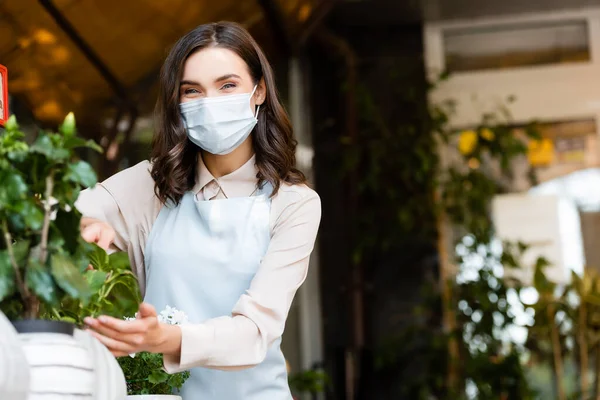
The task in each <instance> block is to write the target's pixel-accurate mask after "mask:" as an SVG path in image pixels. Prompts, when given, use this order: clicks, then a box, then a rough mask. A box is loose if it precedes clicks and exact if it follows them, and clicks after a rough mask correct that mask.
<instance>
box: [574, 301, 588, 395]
mask: <svg viewBox="0 0 600 400" xmlns="http://www.w3.org/2000/svg"><path fill="white" fill-rule="evenodd" d="M578 311H579V312H578V319H579V327H578V333H577V339H578V342H579V375H580V381H581V395H582V397H583V398H586V396H587V392H588V389H589V388H588V385H589V382H588V368H589V367H588V345H587V339H586V332H587V309H586V305H585V300H584V299H583V298H581V304H580V305H579V310H578Z"/></svg>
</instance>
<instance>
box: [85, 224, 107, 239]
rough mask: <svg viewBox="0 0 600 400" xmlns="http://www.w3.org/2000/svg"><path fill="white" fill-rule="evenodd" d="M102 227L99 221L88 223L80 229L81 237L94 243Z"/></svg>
mask: <svg viewBox="0 0 600 400" xmlns="http://www.w3.org/2000/svg"><path fill="white" fill-rule="evenodd" d="M102 229H103V227H102V224H99V223H94V224H91V225H88V226H86V227H85V228H83V230H82V231H81V237H82V238H83V240H85V241H86V242H88V243H96V242H97V241H98V238H99V237H100V231H101V230H102Z"/></svg>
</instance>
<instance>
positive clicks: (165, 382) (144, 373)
mask: <svg viewBox="0 0 600 400" xmlns="http://www.w3.org/2000/svg"><path fill="white" fill-rule="evenodd" d="M118 361H119V365H120V366H121V369H122V370H123V373H124V374H125V380H126V382H127V394H130V395H134V394H172V393H173V391H174V389H176V390H179V389H181V387H182V386H183V384H184V383H185V381H186V380H187V379H188V378H189V377H190V372H189V371H184V372H179V373H176V374H172V375H169V374H167V373H166V372H165V371H164V369H163V355H162V354H156V353H146V352H144V353H139V354H136V355H135V357H127V356H126V357H120V358H118Z"/></svg>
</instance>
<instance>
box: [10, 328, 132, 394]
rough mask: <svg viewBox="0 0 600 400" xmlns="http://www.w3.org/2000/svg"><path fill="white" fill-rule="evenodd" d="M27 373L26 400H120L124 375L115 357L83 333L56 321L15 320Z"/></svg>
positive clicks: (123, 390)
mask: <svg viewBox="0 0 600 400" xmlns="http://www.w3.org/2000/svg"><path fill="white" fill-rule="evenodd" d="M13 324H14V325H15V327H16V328H17V331H19V335H18V336H19V340H20V342H21V346H22V349H23V351H24V353H25V357H26V358H27V362H28V364H29V372H30V382H29V397H28V400H48V399H75V398H82V397H88V398H91V399H103V400H104V399H106V400H122V399H124V398H125V396H126V395H127V389H126V386H125V377H124V376H123V371H121V368H120V367H119V364H118V363H117V361H116V359H115V358H114V357H113V356H112V354H110V352H109V351H108V350H107V349H106V347H104V345H102V344H101V343H100V342H98V341H97V340H96V339H95V338H93V337H92V336H91V335H89V334H88V333H87V332H84V331H80V330H74V329H73V325H71V324H67V323H64V322H58V321H41V320H30V321H15V322H13Z"/></svg>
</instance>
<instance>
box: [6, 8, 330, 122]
mask: <svg viewBox="0 0 600 400" xmlns="http://www.w3.org/2000/svg"><path fill="white" fill-rule="evenodd" d="M319 1H320V0H243V1H241V0H219V1H211V0H168V1H165V0H162V1H160V0H53V1H52V0H0V64H3V65H5V66H7V67H8V76H9V92H10V94H11V95H12V96H13V97H14V98H15V99H16V100H17V101H19V102H20V103H23V104H25V105H26V106H27V107H28V108H29V109H30V110H31V111H32V113H33V115H34V117H35V118H36V119H37V120H38V121H40V122H42V124H55V123H57V122H58V121H60V120H61V119H62V118H63V116H64V115H65V114H66V113H68V112H69V111H74V112H75V113H76V115H77V117H78V121H82V120H84V121H96V122H97V121H99V120H100V119H101V118H102V117H105V116H106V115H107V112H114V109H115V105H116V104H119V102H122V97H123V96H122V93H121V94H119V91H120V90H121V91H123V92H125V94H126V96H127V97H130V98H131V99H130V101H135V102H136V103H137V105H139V107H140V108H141V110H140V111H141V112H144V111H147V110H149V109H150V108H151V106H152V103H153V99H152V98H151V97H152V96H151V95H150V94H149V93H151V92H152V90H153V88H155V86H156V81H157V75H158V71H159V68H160V66H161V64H162V62H163V60H164V57H165V56H166V52H167V51H168V49H169V47H170V46H171V45H172V44H173V43H174V42H175V41H176V40H177V39H178V38H179V37H181V36H182V35H184V34H185V33H187V32H188V31H190V30H191V29H193V28H194V27H196V26H197V25H200V24H202V23H207V22H212V21H219V20H232V21H236V22H240V23H242V24H243V25H245V26H246V27H247V28H249V29H250V31H251V32H252V33H253V34H254V35H255V37H258V38H261V39H264V40H266V43H265V42H263V43H261V44H263V45H264V46H265V47H267V49H268V51H270V52H273V51H275V52H276V51H277V50H278V49H277V47H276V46H277V44H276V43H275V42H273V41H271V42H269V38H270V37H273V36H274V35H273V34H270V32H271V33H272V32H273V31H272V28H273V24H272V23H271V22H272V20H271V19H269V16H272V15H273V14H269V11H268V10H266V8H265V5H270V6H274V7H275V8H274V9H275V10H276V11H278V14H277V15H278V16H279V17H280V22H281V26H280V27H284V28H285V29H286V30H288V31H289V33H290V34H295V33H296V31H297V27H298V26H301V25H302V23H303V22H305V21H307V20H308V19H309V18H310V16H311V13H312V12H313V10H314V9H315V7H316V5H317V3H318V2H319ZM48 5H50V7H52V8H54V9H56V11H57V12H58V13H59V14H60V15H61V16H62V17H63V18H64V19H65V20H66V21H67V24H70V25H71V26H72V28H73V30H74V31H75V32H76V35H78V36H79V37H80V38H81V40H82V41H83V42H85V45H86V46H87V47H89V49H90V51H91V52H92V53H93V54H92V58H93V57H94V56H95V57H96V58H97V59H98V60H99V61H100V62H101V63H102V64H103V66H104V67H105V71H104V75H103V74H102V73H101V72H100V71H99V68H98V67H97V66H95V65H94V64H93V63H92V62H91V61H90V58H89V57H86V55H85V54H84V52H82V49H81V48H80V47H78V46H77V45H76V43H75V41H74V39H73V37H72V36H69V35H68V34H67V33H65V28H64V26H59V25H60V24H59V23H58V22H57V18H56V15H54V16H53V15H52V12H51V11H49V9H48V8H47V7H45V6H48ZM270 9H271V10H272V9H273V7H271V8H270ZM67 31H68V29H67ZM275 32H277V31H275ZM265 38H266V39H265ZM107 74H108V75H109V76H110V77H111V78H110V79H107ZM111 82H112V83H111ZM111 110H112V111H111Z"/></svg>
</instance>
